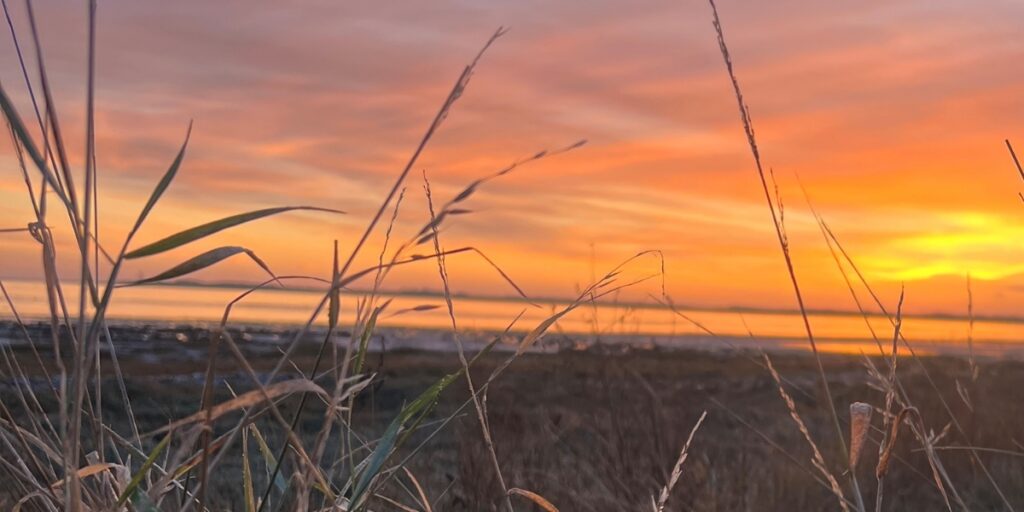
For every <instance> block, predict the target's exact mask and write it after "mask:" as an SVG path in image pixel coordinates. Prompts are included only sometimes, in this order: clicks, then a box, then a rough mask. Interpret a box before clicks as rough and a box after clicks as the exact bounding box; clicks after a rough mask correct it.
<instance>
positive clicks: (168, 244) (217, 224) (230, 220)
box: [124, 206, 345, 260]
mask: <svg viewBox="0 0 1024 512" xmlns="http://www.w3.org/2000/svg"><path fill="white" fill-rule="evenodd" d="M295 210H309V211H320V212H330V213H337V214H344V213H345V212H343V211H341V210H332V209H330V208H319V207H316V206H282V207H278V208H266V209H263V210H256V211H252V212H248V213H240V214H238V215H232V216H230V217H224V218H223V219H220V220H215V221H213V222H208V223H206V224H203V225H201V226H196V227H194V228H190V229H186V230H184V231H182V232H180V233H175V234H173V235H171V236H169V237H167V238H164V239H161V240H158V241H156V242H153V243H151V244H147V245H145V246H143V247H140V248H138V249H135V250H134V251H131V252H129V253H127V254H125V255H124V257H125V259H129V260H130V259H135V258H142V257H145V256H152V255H154V254H160V253H162V252H166V251H169V250H171V249H175V248H178V247H181V246H183V245H186V244H189V243H192V242H194V241H196V240H199V239H200V238H204V237H207V236H210V235H212V234H214V233H217V232H218V231H223V230H225V229H228V228H231V227H234V226H237V225H239V224H245V223H246V222H251V221H254V220H257V219H262V218H263V217H269V216H271V215H277V214H278V213H284V212H290V211H295Z"/></svg>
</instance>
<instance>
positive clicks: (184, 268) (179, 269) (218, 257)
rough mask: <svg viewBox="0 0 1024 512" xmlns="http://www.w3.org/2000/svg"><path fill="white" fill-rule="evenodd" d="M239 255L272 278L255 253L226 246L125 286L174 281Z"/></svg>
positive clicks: (242, 248)
mask: <svg viewBox="0 0 1024 512" xmlns="http://www.w3.org/2000/svg"><path fill="white" fill-rule="evenodd" d="M240 253H246V254H248V255H249V257H251V258H253V260H254V261H256V264H257V265H259V266H260V267H262V268H263V269H264V270H266V271H267V273H269V274H270V275H271V276H272V277H273V276H274V274H273V272H270V269H269V268H268V267H267V265H266V263H264V262H263V261H262V260H260V259H259V258H257V257H256V255H255V253H253V252H252V251H250V250H249V249H246V248H245V247H238V246H227V247H218V248H216V249H211V250H209V251H206V252H204V253H202V254H200V255H198V256H196V257H194V258H190V259H188V260H186V261H185V262H184V263H181V264H179V265H177V266H175V267H173V268H171V269H169V270H166V271H164V272H161V273H159V274H157V275H155V276H153V277H147V278H145V279H140V280H138V281H133V282H131V283H128V284H126V285H125V286H138V285H140V284H148V283H158V282H160V281H166V280H168V279H174V278H176V277H181V276H184V275H188V274H191V273H193V272H198V271H200V270H202V269H204V268H206V267H209V266H211V265H216V264H217V263H219V262H221V261H223V260H226V259H228V258H230V257H232V256H234V255H236V254H240Z"/></svg>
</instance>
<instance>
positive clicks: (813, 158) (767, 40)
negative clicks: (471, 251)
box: [0, 0, 1024, 315]
mask: <svg viewBox="0 0 1024 512" xmlns="http://www.w3.org/2000/svg"><path fill="white" fill-rule="evenodd" d="M11 4H12V5H11V7H12V13H11V14H12V16H13V17H14V22H15V26H16V27H17V28H18V30H19V37H21V38H22V43H23V47H26V46H27V45H28V40H29V32H28V30H27V24H26V23H25V16H24V11H23V6H22V5H21V2H11ZM14 4H18V5H14ZM80 4H83V3H82V2H75V3H74V4H73V7H71V6H70V5H71V4H69V3H66V2H55V3H54V2H38V3H37V6H36V7H37V16H38V18H39V20H40V29H41V31H42V36H43V44H44V47H45V48H44V50H45V53H46V58H47V62H48V71H49V74H50V79H51V81H52V82H53V84H54V87H55V91H54V93H55V95H56V97H57V102H58V104H59V106H60V107H61V111H60V115H61V116H62V119H63V123H64V124H63V126H62V128H64V130H65V132H66V138H67V140H68V141H69V145H70V149H71V151H72V156H73V158H74V159H73V164H74V165H75V167H76V169H77V170H79V171H81V168H82V165H81V162H82V147H83V144H84V143H83V142H82V140H83V132H84V130H83V127H84V103H83V97H84V91H85V86H84V77H85V69H86V68H85V41H86V39H85V35H86V21H85V20H86V18H85V12H84V8H83V7H84V6H82V5H80ZM99 7H100V11H99V33H98V57H97V65H98V67H97V73H98V75H97V76H98V83H97V96H96V102H97V103H96V106H97V112H98V114H97V115H98V121H97V129H98V142H97V146H98V147H97V152H98V161H99V167H100V172H101V177H100V180H101V181H100V187H101V191H100V194H101V211H100V215H101V219H102V221H103V222H104V224H105V226H106V227H105V228H102V230H101V233H100V237H101V241H103V242H104V244H105V245H109V246H111V248H116V247H119V244H120V241H121V240H122V237H123V236H124V233H125V231H126V229H127V227H128V225H129V223H130V222H131V221H132V220H133V219H134V217H135V215H137V213H138V211H139V209H140V208H141V206H142V204H143V203H144V202H145V200H146V197H147V195H148V193H149V191H150V190H151V188H152V186H153V184H154V183H156V181H157V180H158V179H159V177H160V176H161V174H162V173H163V172H164V171H165V170H166V168H167V166H168V164H169V163H170V162H171V160H172V159H173V157H174V155H175V153H176V152H177V149H178V147H179V146H180V144H181V142H182V140H183V137H184V134H185V130H186V127H187V125H188V122H189V120H190V119H194V121H195V127H194V130H193V134H192V142H191V144H190V147H189V150H188V155H187V158H186V160H185V164H184V166H183V168H182V170H181V173H180V175H179V178H178V180H177V181H176V182H175V183H174V185H173V186H172V188H171V189H170V190H169V192H168V194H167V195H166V196H165V198H164V200H163V201H162V202H161V203H160V204H159V205H158V206H157V208H156V210H154V213H153V215H152V216H151V220H150V222H149V223H148V224H147V226H146V227H145V228H144V229H143V231H142V232H141V233H140V234H139V236H138V238H137V240H138V242H139V243H145V242H150V241H153V240H156V239H158V238H160V237H162V236H165V235H167V234H170V233H172V232H174V231H177V230H180V229H183V228H186V227H190V226H193V225H195V224H198V223H202V222H206V221H209V220H213V219H216V218H219V217H223V216H226V215H230V214H234V213H239V212H243V211H247V210H252V209H257V208H263V207H269V206H282V205H300V204H306V205H315V206H322V207H329V208H338V209H343V210H346V211H348V212H349V214H348V215H347V216H344V217H339V216H331V215H326V214H315V213H291V214H286V215H284V216H281V217H279V218H274V219H271V220H266V221H262V222H260V223H256V224H250V225H247V226H244V227H241V228H237V229H234V230H232V231H227V232H224V233H221V234H218V235H216V236H215V237H212V238H210V239H207V240H205V241H203V242H202V243H198V244H195V246H194V247H189V248H184V249H180V250H178V251H175V252H172V253H167V254H164V255H160V256H158V257H154V258H152V259H151V260H149V261H145V262H138V263H134V262H133V263H132V264H131V266H130V267H129V268H128V269H127V271H126V275H127V277H129V278H136V277H142V276H146V275H150V274H153V273H156V272H158V271H160V270H163V269H166V268H167V267H170V266H172V265H174V264H176V263H178V262H180V261H182V260H184V259H186V258H188V257H190V256H192V255H194V254H197V253H198V252H200V251H201V250H203V249H206V248H212V247H215V246H219V245H244V246H246V247H249V248H251V249H253V250H254V251H256V253H258V254H260V255H261V256H262V257H263V258H264V259H265V260H266V261H267V262H268V263H269V264H270V266H271V267H273V268H274V269H275V271H277V272H279V273H282V274H299V273H305V274H316V275H320V276H326V275H328V273H329V269H330V260H331V244H332V241H333V240H334V239H338V240H339V243H340V244H341V247H342V250H343V251H344V250H345V249H347V248H351V246H352V245H353V243H354V242H355V239H356V237H357V236H358V235H359V233H360V230H361V228H362V227H363V226H365V224H366V222H367V221H368V219H369V218H370V217H371V216H372V215H373V213H374V212H375V210H376V207H377V205H379V203H380V201H381V200H382V199H383V198H384V196H385V194H386V193H387V190H388V189H389V187H390V185H391V183H392V181H393V179H394V177H395V176H396V174H397V173H398V172H399V171H400V170H401V168H402V166H403V165H404V164H405V162H406V160H407V159H408V156H409V155H410V153H411V152H412V151H413V149H414V148H415V146H416V144H417V143H418V141H419V139H420V137H421V136H422V134H423V132H424V130H425V129H426V127H427V125H428V123H429V122H430V120H431V118H432V116H433V115H434V113H435V112H436V111H437V109H438V107H439V105H440V104H441V102H442V101H443V99H444V97H445V96H446V94H447V92H448V90H449V89H450V88H451V86H452V84H453V82H454V81H455V79H456V78H457V76H458V75H459V73H460V71H461V70H462V67H463V66H464V65H465V64H466V63H467V62H468V61H469V60H470V59H471V58H472V57H473V55H474V54H475V53H476V52H477V50H478V49H479V47H480V46H481V45H482V43H483V42H484V41H486V39H487V38H488V37H489V35H490V34H491V33H492V32H493V31H494V30H495V29H496V28H497V27H498V26H501V25H504V26H506V27H509V28H510V29H511V30H510V32H509V33H508V34H507V35H506V36H504V37H503V38H501V39H500V40H499V41H498V42H497V43H496V44H495V46H494V47H493V48H492V49H491V50H490V51H489V52H488V53H487V55H486V56H485V57H484V59H483V61H482V62H481V64H480V66H479V68H478V70H477V73H476V75H475V76H474V78H473V80H472V82H471V83H470V86H469V88H468V90H467V91H466V93H465V95H464V96H463V97H462V98H461V99H460V100H459V102H458V103H457V104H456V106H455V108H454V110H453V112H452V113H451V115H450V117H449V119H448V120H447V121H446V123H445V125H444V126H443V128H442V129H441V131H440V132H439V133H438V135H437V136H436V138H435V139H434V140H433V142H432V143H431V144H430V146H429V147H428V148H427V150H426V152H425V153H424V155H423V157H422V159H421V160H420V161H419V163H418V165H417V166H416V168H415V172H414V173H413V174H412V178H413V179H411V181H410V182H409V184H408V191H407V198H408V201H407V202H406V203H405V204H404V208H403V211H402V212H401V214H400V218H399V223H398V225H397V227H396V232H398V233H399V237H400V238H405V237H408V236H411V235H412V234H413V233H414V232H415V230H416V229H417V227H418V226H419V225H421V224H422V223H423V221H424V219H425V217H426V216H427V215H428V214H427V211H426V205H425V201H424V199H423V191H422V181H421V178H420V176H421V171H422V170H426V172H427V174H428V175H429V177H430V179H431V182H432V185H433V187H434V194H435V196H436V197H437V198H438V199H439V200H445V199H447V198H450V197H451V196H453V195H454V194H456V193H458V192H459V190H461V189H462V187H464V186H465V185H466V184H468V183H469V182H471V181H472V180H473V179H475V178H477V177H480V176H483V175H485V174H488V173H491V172H493V171H495V170H497V169H499V168H501V167H503V166H505V165H507V164H508V163H510V162H512V161H514V160H516V159H518V158H522V157H525V156H528V155H531V154H533V153H535V152H537V151H538V150H541V149H555V148H557V147H561V146H565V145H568V144H571V143H573V142H575V141H577V140H579V139H587V140H588V141H589V143H588V144H587V145H586V146H584V147H582V148H580V149H578V150H575V151H573V152H571V153H568V154H564V155H560V156H556V157H552V158H549V159H546V160H543V161H541V162H538V163H536V164H533V165H529V166H524V167H522V168H520V169H517V170H516V171H515V172H514V173H511V174H509V175H507V176H505V177H502V178H501V179H499V180H496V181H494V182H491V183H489V184H488V185H487V186H486V187H485V188H484V189H483V190H482V191H481V192H480V193H479V194H477V195H475V196H473V198H472V199H471V200H470V201H469V202H468V203H467V205H466V206H467V207H468V208H470V209H472V210H474V213H473V214H472V215H465V216H460V217H458V218H457V219H454V221H453V222H452V223H451V224H450V225H449V226H448V228H447V229H446V230H445V231H444V232H443V233H442V240H443V242H444V245H445V246H447V247H457V246H462V245H473V246H476V247H478V248H480V249H481V250H483V251H484V252H486V253H487V254H488V255H489V256H490V257H491V258H492V259H494V260H495V261H496V262H497V263H498V264H499V265H501V267H502V268H503V269H504V270H505V271H506V272H507V273H508V274H509V275H510V276H511V277H512V278H513V279H515V280H516V281H517V282H518V283H519V284H520V285H521V286H522V288H523V289H524V290H525V291H526V292H527V293H528V294H531V295H537V296H557V297H565V296H570V295H572V294H573V293H574V292H575V290H576V288H577V286H579V285H585V284H586V282H587V281H589V280H590V278H591V274H592V267H593V268H596V269H597V272H599V273H602V272H603V270H605V269H607V268H609V267H611V266H613V265H615V264H616V263H617V262H618V261H620V260H622V259H624V258H626V257H629V256H631V255H632V254H635V253H636V252H638V251H640V250H644V249H660V250H662V251H663V252H664V254H665V257H666V271H667V287H668V291H669V292H670V293H671V294H672V296H673V297H674V298H675V300H676V301H677V302H680V303H685V304H691V305H697V306H707V307H728V306H749V307H769V308H791V307H794V306H795V303H794V302H793V299H792V289H791V288H790V287H789V282H788V278H787V276H786V272H785V266H784V263H783V260H782V257H781V254H780V251H779V248H778V245H777V242H776V240H775V234H774V232H773V230H772V225H771V217H770V216H769V214H768V212H767V209H766V206H765V203H764V196H763V193H762V192H761V189H760V184H759V182H758V178H757V174H756V171H755V169H754V167H753V161H752V159H751V157H750V153H749V150H748V148H747V145H746V140H745V138H744V135H743V131H742V126H741V124H740V122H739V118H738V114H737V108H736V101H735V99H734V98H733V96H732V91H731V88H730V85H729V82H728V77H727V75H726V73H725V68H724V66H723V64H722V59H721V56H720V54H719V51H718V47H717V42H716V40H715V34H714V30H713V28H712V26H711V21H710V20H711V14H710V9H709V7H708V5H707V4H706V3H705V2H702V1H698V0H680V1H661V0H659V1H635V2H634V1H629V2H627V1H621V0H620V1H616V2H611V1H590V2H579V1H575V2H538V1H526V2H523V1H502V2H467V1H462V2H459V1H447V0H446V1H434V2H334V1H322V2H288V3H284V2H269V1H267V2H251V1H244V2H243V1H234V2H141V1H137V0H133V1H129V0H117V1H101V2H100V6H99ZM719 10H720V14H721V16H722V21H723V23H724V25H725V30H726V36H727V38H728V40H729V44H730V49H731V51H732V54H733V60H734V63H735V65H736V67H737V73H738V77H739V80H740V83H741V85H742V86H743V88H744V94H745V97H746V100H747V101H748V103H749V104H750V107H751V113H752V115H753V119H754V123H755V128H756V130H757V135H758V138H759V144H760V146H761V150H762V155H763V158H764V161H765V164H766V165H768V166H770V167H772V168H773V169H774V171H775V174H776V176H777V178H778V180H779V186H780V190H781V194H782V197H783V201H784V203H785V221H786V225H787V228H788V231H789V237H790V241H791V243H792V244H793V257H794V261H795V264H796V266H797V272H798V277H800V279H801V282H802V284H803V285H804V286H805V288H806V291H807V295H808V303H809V305H810V306H811V307H813V308H819V309H852V308H853V304H852V302H851V301H850V298H849V294H848V292H847V290H846V288H845V286H844V285H843V281H842V278H841V276H840V275H839V273H838V272H837V270H836V269H835V266H834V263H833V261H832V259H831V257H830V256H829V253H828V249H827V247H826V246H825V244H824V242H823V240H822V237H821V235H820V233H819V232H818V228H817V225H816V224H815V222H814V220H813V217H812V216H811V215H810V211H809V210H808V208H807V204H806V202H805V201H804V199H803V196H802V194H801V192H800V187H799V184H798V182H797V179H796V176H797V175H798V176H799V178H800V180H801V181H802V182H803V184H804V186H805V187H806V189H807V190H808V192H809V194H810V196H811V198H812V200H813V201H814V202H815V206H816V207H817V209H818V210H819V212H820V213H821V214H822V215H823V216H824V217H825V218H826V220H828V222H829V223H830V225H831V226H832V228H833V230H834V231H835V233H836V234H837V235H838V236H839V238H840V239H841V240H842V241H843V242H844V244H845V246H846V249H847V250H848V251H849V252H850V253H851V255H852V256H853V257H854V258H855V259H856V260H857V262H858V264H859V266H860V267H861V269H862V270H863V271H864V274H865V276H866V277H867V278H868V279H869V280H871V281H872V282H873V283H874V284H877V286H878V290H879V292H880V293H881V295H882V297H883V299H884V300H887V301H889V302H890V303H892V304H895V301H896V297H897V294H898V293H899V286H900V283H905V285H906V291H907V304H908V308H909V309H910V310H911V311H916V312H945V313H954V314H959V313H962V312H964V311H965V308H966V301H967V299H966V284H965V277H966V275H967V273H968V272H970V273H971V275H972V277H973V281H974V283H973V284H974V296H975V309H976V310H977V312H978V313H979V314H982V315H997V314H998V315H1019V314H1022V313H1024V311H1022V308H1021V305H1024V204H1022V202H1021V199H1020V198H1019V197H1018V195H1017V194H1018V191H1021V190H1024V183H1022V182H1021V180H1020V177H1019V176H1018V175H1017V173H1016V170H1015V168H1014V167H1013V165H1012V162H1011V160H1010V158H1009V155H1008V153H1007V151H1006V148H1005V146H1004V144H1003V140H1004V139H1006V138H1009V139H1011V141H1016V140H1019V141H1020V147H1021V150H1022V151H1024V115H1022V112H1024V67H1022V66H1021V65H1020V63H1021V62H1024V39H1021V38H1020V37H1019V36H1020V26H1021V25H1020V20H1021V19H1024V4H1021V3H1019V2H1011V1H993V2H985V3H984V4H981V3H976V2H962V1H961V2H952V1H925V0H915V1H907V0H902V1H860V2H811V1H801V2H797V1H791V0H786V1H777V2H754V1H749V0H721V1H720V5H719ZM3 32H4V33H3V34H2V36H0V81H2V83H3V86H4V88H5V90H7V91H8V93H9V94H10V95H11V96H12V97H14V99H15V100H16V101H17V103H18V106H19V108H20V109H21V112H22V115H23V116H28V115H29V113H30V107H29V103H28V100H27V95H26V92H25V86H24V83H23V81H22V77H21V72H20V69H19V67H18V64H17V58H16V55H15V52H14V50H13V45H12V43H11V40H10V37H9V34H7V33H6V29H5V30H4V31H3ZM13 155H14V153H13V149H12V147H11V145H10V143H9V140H8V138H7V137H4V140H3V142H2V143H0V171H2V172H0V228H12V227H23V226H24V225H25V224H26V223H27V222H29V221H30V220H32V218H31V217H32V216H31V213H30V204H29V202H28V200H27V198H26V197H25V193H24V185H23V183H22V182H21V178H20V173H19V171H18V169H17V166H16V161H15V160H14V156H13ZM50 220H51V222H52V223H53V224H54V226H55V229H56V231H57V234H58V236H60V235H61V233H63V235H64V236H65V239H66V235H67V231H68V229H67V225H66V218H61V217H58V216H56V215H54V216H52V217H51V219H50ZM378 235H379V234H378ZM0 237H2V238H0V277H2V278H6V279H9V278H34V277H39V276H40V270H39V264H38V260H39V256H38V253H39V250H38V244H37V243H36V242H34V241H33V240H32V239H31V238H30V237H28V236H27V235H26V234H24V233H21V234H13V235H7V234H5V235H0ZM380 240H381V238H380V236H376V237H375V238H374V239H373V244H372V245H371V247H370V248H369V249H370V250H369V251H368V252H367V253H366V254H365V257H363V258H361V259H360V261H361V262H363V263H366V264H369V263H371V262H372V261H375V260H376V257H377V256H376V250H377V249H378V248H379V242H380ZM69 261H70V260H69ZM449 267H450V273H451V278H452V286H453V288H454V290H455V291H456V292H463V293H477V294H497V295H510V294H512V290H511V289H510V288H509V287H508V286H507V285H506V284H505V283H504V282H503V281H502V280H501V279H500V277H499V276H497V275H496V274H495V273H494V272H493V271H491V270H490V269H489V267H487V266H486V265H485V264H483V263H481V262H480V261H478V260H475V259H473V258H472V257H465V258H463V257H461V256H460V257H458V258H453V259H452V260H450V261H449ZM657 267H658V265H657V263H656V262H654V261H653V260H645V261H642V262H640V263H639V264H638V265H637V266H636V267H634V270H633V271H632V272H633V274H634V275H643V274H645V273H648V272H652V271H656V270H657ZM72 268H73V267H72V266H66V267H65V269H64V271H65V272H67V273H71V272H72ZM193 277H194V278H195V279H199V280H206V281H255V280H257V279H260V278H261V275H260V273H259V271H258V269H257V268H255V267H254V266H253V265H252V264H251V263H249V262H246V261H243V260H241V259H239V260H237V261H229V262H227V263H226V264H224V265H222V266H221V267H218V269H217V270H207V271H204V272H202V273H198V274H195V275H194V276H193ZM393 277H394V280H393V281H392V282H391V283H390V285H389V286H390V288H392V289H414V290H423V289H432V290H436V289H439V285H440V283H439V282H438V278H437V272H436V268H435V267H434V266H433V265H430V264H426V265H423V266H422V267H421V268H419V269H408V270H403V271H402V272H399V273H396V274H395V275H394V276H393ZM656 288H657V286H648V287H647V288H641V289H639V290H636V291H634V292H633V296H635V297H641V298H642V297H644V296H646V294H647V293H648V292H650V291H655V290H656Z"/></svg>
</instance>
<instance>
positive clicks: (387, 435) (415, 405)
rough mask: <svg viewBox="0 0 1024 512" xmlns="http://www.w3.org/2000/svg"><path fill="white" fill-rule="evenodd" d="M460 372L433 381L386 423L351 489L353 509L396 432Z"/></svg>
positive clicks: (433, 401)
mask: <svg viewBox="0 0 1024 512" xmlns="http://www.w3.org/2000/svg"><path fill="white" fill-rule="evenodd" d="M461 374H462V372H461V371H460V372H457V373H453V374H449V375H445V376H444V377H442V378H441V379H440V380H438V381H437V382H435V383H434V384H433V385H432V386H430V387H429V388H428V389H427V390H426V391H424V392H423V393H422V394H420V396H418V397H417V398H416V400H413V401H412V402H411V403H410V404H409V405H406V406H405V407H404V408H402V411H401V412H400V413H398V416H396V417H395V419H394V420H392V421H391V424H390V425H388V428H387V430H386V431H384V435H383V436H381V438H380V441H378V443H377V447H376V448H374V450H373V453H371V454H370V457H369V458H368V459H367V463H366V468H365V469H364V470H363V472H362V473H361V474H360V475H359V480H358V481H357V482H356V486H355V487H354V488H353V489H352V500H351V503H352V504H353V505H354V506H355V508H354V510H358V507H359V505H360V500H361V499H362V498H363V496H364V495H365V494H366V493H367V491H368V490H369V488H370V485H371V484H372V483H373V481H374V479H375V478H376V477H377V474H378V473H380V469H381V467H383V466H384V462H385V461H386V460H387V459H388V457H389V456H390V455H391V452H392V451H393V450H394V449H395V447H396V446H397V445H398V444H399V443H398V433H399V431H401V429H402V426H404V425H405V424H406V423H407V422H408V421H409V420H410V419H412V418H413V417H417V416H422V415H423V414H426V413H427V412H429V411H430V409H431V408H433V406H434V404H436V403H437V398H438V396H440V394H441V391H443V390H444V388H446V387H448V385H449V384H451V383H452V382H454V381H455V379H456V378H458V376H459V375H461Z"/></svg>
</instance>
